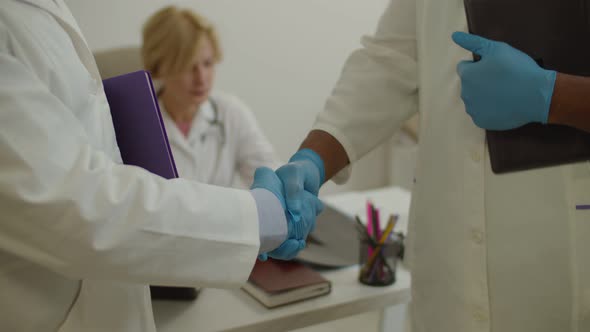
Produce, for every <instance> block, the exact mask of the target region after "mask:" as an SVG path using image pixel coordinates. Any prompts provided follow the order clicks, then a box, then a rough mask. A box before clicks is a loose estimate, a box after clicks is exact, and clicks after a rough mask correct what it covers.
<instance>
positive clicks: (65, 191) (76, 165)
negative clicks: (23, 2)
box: [0, 45, 284, 287]
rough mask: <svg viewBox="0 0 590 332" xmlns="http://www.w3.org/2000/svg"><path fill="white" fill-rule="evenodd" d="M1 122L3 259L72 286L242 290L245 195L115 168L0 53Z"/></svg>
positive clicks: (249, 201)
mask: <svg viewBox="0 0 590 332" xmlns="http://www.w3.org/2000/svg"><path fill="white" fill-rule="evenodd" d="M0 46H2V45H0ZM105 111H106V112H108V109H106V108H105ZM0 124H1V125H0V211H2V215H1V216H0V251H4V252H9V253H11V254H13V255H16V256H19V257H21V258H22V259H25V260H28V261H31V262H34V263H36V264H39V265H41V266H44V267H46V268H48V269H51V270H53V271H54V272H56V273H60V274H63V275H66V276H68V277H71V278H73V279H99V280H118V281H124V282H133V283H142V284H160V285H177V286H207V287H230V286H234V287H235V286H239V285H241V284H242V283H243V282H245V281H246V280H247V278H248V275H249V273H250V270H251V267H252V265H253V263H254V261H255V259H256V256H257V255H258V251H259V228H258V222H259V221H258V211H257V206H256V199H254V198H253V196H252V194H251V193H250V192H248V191H242V190H235V189H229V188H220V187H214V186H209V185H204V184H199V183H195V182H192V181H188V180H184V179H175V180H165V179H163V178H160V177H158V176H155V175H153V174H151V173H148V172H147V171H145V170H143V169H140V168H138V167H132V166H125V165H120V164H117V163H115V162H114V161H113V160H112V159H111V158H110V157H109V156H108V155H106V154H105V153H103V152H102V151H101V150H99V149H97V148H96V147H95V146H94V143H92V141H91V140H90V138H89V137H88V136H87V134H86V131H85V128H84V127H83V126H82V124H81V122H80V121H79V120H78V119H77V118H76V117H75V116H74V112H73V111H72V110H70V109H69V108H68V107H67V106H66V105H64V104H63V103H62V102H61V100H60V99H58V98H57V97H55V96H54V95H53V94H52V93H51V92H50V91H49V90H48V88H47V86H46V85H45V84H44V83H43V82H41V81H40V80H39V79H38V78H37V76H36V75H35V74H34V72H33V71H32V69H30V68H29V67H28V66H26V65H25V64H24V63H22V62H20V61H19V59H17V58H15V57H14V56H12V55H11V54H10V52H9V51H5V50H4V49H2V47H0ZM103 133H104V135H110V134H111V133H109V131H103ZM267 183H268V181H267ZM277 183H279V184H280V182H279V181H278V179H277ZM266 187H268V186H266ZM261 188H265V186H262V187H261ZM269 199H270V200H272V197H271V198H269ZM281 212H282V213H284V212H283V211H281ZM228 267H229V271H228Z"/></svg>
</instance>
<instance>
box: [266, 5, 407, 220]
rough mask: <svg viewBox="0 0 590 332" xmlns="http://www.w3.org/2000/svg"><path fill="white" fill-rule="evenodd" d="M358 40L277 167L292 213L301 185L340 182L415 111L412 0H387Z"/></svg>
mask: <svg viewBox="0 0 590 332" xmlns="http://www.w3.org/2000/svg"><path fill="white" fill-rule="evenodd" d="M361 42H362V45H363V47H362V48H361V49H359V50H357V51H355V52H353V53H352V54H351V55H350V56H349V57H348V59H347V61H346V63H345V65H344V68H343V69H342V73H341V76H340V79H339V80H338V82H337V84H336V86H335V88H334V89H333V91H332V94H331V96H330V97H329V98H328V100H327V102H326V106H325V109H324V111H323V112H321V113H320V114H319V115H318V117H317V119H316V123H315V125H314V127H313V130H312V131H311V132H310V133H309V135H308V136H307V138H306V139H305V140H304V142H303V143H302V145H301V149H300V150H299V151H298V152H297V153H295V155H293V157H291V159H290V160H289V163H288V164H287V165H285V166H283V167H281V168H279V169H278V170H277V174H278V175H279V177H280V178H281V180H282V181H283V183H284V185H285V194H286V201H287V207H288V208H289V209H290V211H292V212H293V213H295V214H297V213H298V212H300V211H302V207H301V204H300V202H301V198H300V197H301V194H302V192H303V190H302V189H305V190H307V191H309V192H312V193H316V194H317V193H318V191H319V187H320V186H321V185H322V184H323V183H324V182H325V181H327V180H329V179H331V178H334V180H335V181H338V182H344V181H345V180H346V178H347V177H348V174H349V172H348V171H347V169H346V168H345V167H346V166H347V165H348V164H350V163H354V162H355V161H356V160H358V159H360V158H361V157H363V156H364V155H365V154H367V153H368V152H369V151H371V150H372V149H374V148H375V147H377V146H378V145H379V144H380V143H382V142H384V141H385V140H387V139H388V138H390V137H391V136H392V135H393V134H394V133H395V132H396V131H397V130H398V129H399V128H401V126H402V125H403V123H404V122H406V121H407V120H408V119H409V118H410V117H412V115H414V114H415V113H416V112H417V109H418V107H417V106H418V98H417V97H418V70H417V50H416V2H415V1H414V0H392V1H390V3H389V6H388V7H387V9H386V11H385V12H384V13H383V15H382V17H381V19H380V21H379V24H378V26H377V31H376V32H375V34H374V35H373V36H370V37H364V38H363V39H362V41H361ZM343 169H344V171H343ZM338 173H339V174H338ZM336 174H338V176H336V177H334V176H335V175H336Z"/></svg>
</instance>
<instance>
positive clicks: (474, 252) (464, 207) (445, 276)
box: [315, 0, 590, 332]
mask: <svg viewBox="0 0 590 332" xmlns="http://www.w3.org/2000/svg"><path fill="white" fill-rule="evenodd" d="M473 2H474V3H475V1H473ZM584 14H586V13H584ZM456 30H461V31H466V19H465V14H464V9H463V0H392V1H391V3H390V5H389V7H388V8H387V10H386V12H385V13H384V15H383V16H382V18H381V20H380V23H379V26H378V29H377V32H376V34H375V36H372V37H365V38H364V39H363V41H362V42H363V45H364V48H363V49H360V50H358V51H356V52H354V53H353V54H352V55H351V56H350V58H349V59H348V60H347V63H346V65H345V67H344V70H343V72H342V77H341V78H340V80H339V82H338V83H337V85H336V88H335V89H334V92H333V94H332V96H331V97H330V98H329V100H328V102H327V104H326V109H325V111H324V112H323V113H321V114H320V115H319V116H318V119H317V123H316V125H315V128H317V129H322V130H326V131H328V132H329V133H331V134H332V135H333V136H334V137H336V138H337V139H338V140H339V141H340V142H341V143H342V144H343V146H344V148H345V149H346V151H347V153H348V156H349V157H350V158H351V160H353V161H354V160H357V159H359V158H361V157H362V156H363V155H364V154H366V153H367V152H368V151H369V150H370V149H371V148H373V147H374V146H376V145H377V144H378V143H379V142H381V141H383V140H385V139H387V138H388V137H390V136H391V135H392V134H393V133H394V132H395V131H396V130H397V129H398V128H400V126H401V125H402V124H403V123H404V121H405V120H406V119H408V118H409V117H410V116H411V115H413V114H414V113H415V112H417V111H419V112H420V115H421V124H420V148H419V156H418V164H417V176H416V184H415V187H414V190H413V195H412V206H411V220H410V225H409V227H410V229H409V248H408V255H409V259H410V263H411V270H412V279H413V280H412V297H413V300H412V303H413V304H412V305H413V308H412V309H413V311H414V314H415V315H414V316H415V319H414V320H413V323H414V331H415V332H432V331H437V332H480V331H482V332H483V331H493V332H513V331H518V332H555V331H560V332H565V331H590V263H589V261H590V241H589V239H590V212H588V211H578V210H576V208H575V205H576V204H588V203H590V166H589V164H588V163H587V162H582V163H576V164H570V165H566V166H561V167H551V168H543V169H537V170H532V171H526V172H518V173H512V174H507V175H495V174H493V173H492V171H491V168H490V162H489V155H488V152H487V150H486V144H485V133H484V131H483V130H481V129H479V128H477V127H476V126H475V125H474V124H473V122H472V121H471V119H470V117H469V116H468V115H467V114H466V113H465V109H464V105H463V103H462V101H461V99H460V81H459V77H458V76H457V74H456V70H455V67H456V65H457V63H458V62H459V61H460V60H464V59H470V58H471V55H470V54H469V53H468V52H466V51H464V50H462V49H460V48H459V47H457V46H455V45H454V44H453V43H452V41H451V33H452V32H454V31H456ZM481 79H485V77H482V78H481Z"/></svg>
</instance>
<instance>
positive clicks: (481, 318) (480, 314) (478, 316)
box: [473, 309, 488, 322]
mask: <svg viewBox="0 0 590 332" xmlns="http://www.w3.org/2000/svg"><path fill="white" fill-rule="evenodd" d="M473 319H475V320H476V321H478V322H486V321H487V320H488V315H487V314H486V313H485V312H484V311H483V310H481V309H477V310H475V311H474V312H473Z"/></svg>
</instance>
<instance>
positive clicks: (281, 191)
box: [251, 149, 325, 261]
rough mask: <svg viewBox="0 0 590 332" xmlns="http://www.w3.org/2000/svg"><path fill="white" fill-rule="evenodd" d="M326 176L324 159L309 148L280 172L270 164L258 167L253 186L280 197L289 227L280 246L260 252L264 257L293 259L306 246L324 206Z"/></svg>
mask: <svg viewBox="0 0 590 332" xmlns="http://www.w3.org/2000/svg"><path fill="white" fill-rule="evenodd" d="M324 179H325V170H324V162H323V161H322V159H321V158H320V156H319V155H318V154H316V153H315V152H314V151H312V150H309V149H303V150H300V151H298V152H297V153H295V154H294V155H293V157H291V159H290V160H289V163H287V164H286V165H284V166H282V167H281V168H279V169H277V170H276V172H274V171H272V170H271V169H270V168H267V167H260V168H258V169H257V170H256V173H255V174H254V183H253V184H252V187H251V189H257V188H261V189H266V190H268V191H270V192H272V193H273V194H274V195H275V196H276V197H277V198H278V199H279V201H280V202H281V204H282V206H283V209H284V210H285V216H286V218H287V229H288V233H287V239H286V240H285V241H284V242H283V243H282V244H281V245H280V246H279V247H278V248H276V249H274V250H272V251H270V252H268V253H262V254H260V256H259V257H258V258H259V259H260V260H263V261H264V260H266V259H267V258H268V257H272V258H275V259H282V260H290V259H293V258H295V257H296V256H297V254H299V252H300V251H301V250H303V248H305V239H306V238H307V235H308V234H309V233H311V232H312V231H313V229H314V228H315V219H316V217H317V216H318V215H319V214H320V213H321V212H322V210H323V208H324V206H323V204H322V202H321V201H320V200H319V198H318V193H319V190H320V186H321V185H322V183H324Z"/></svg>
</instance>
